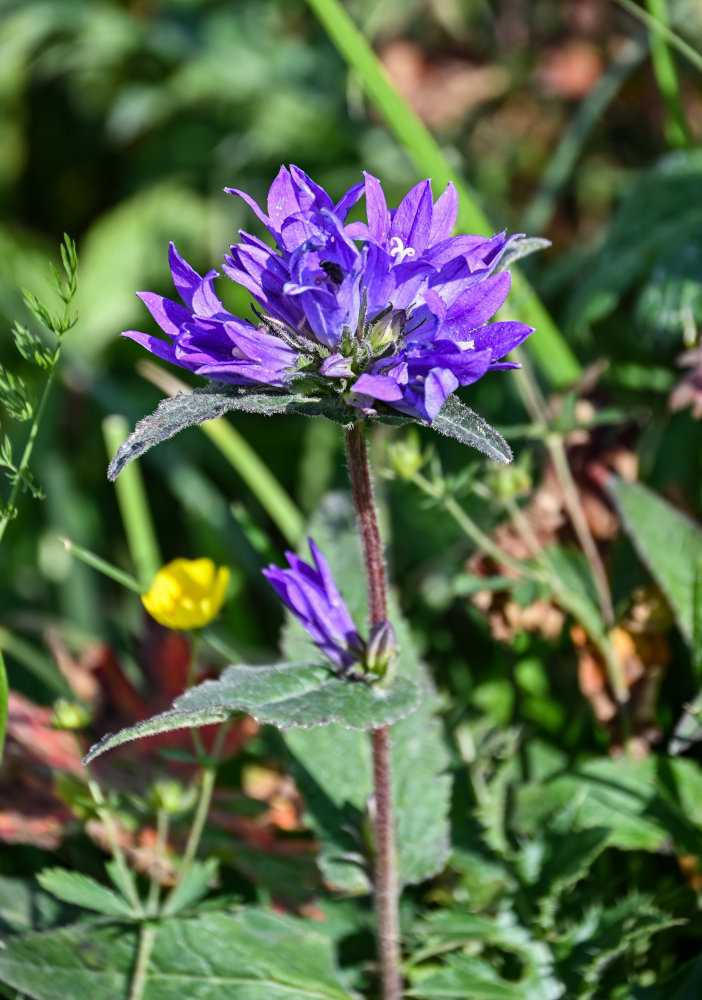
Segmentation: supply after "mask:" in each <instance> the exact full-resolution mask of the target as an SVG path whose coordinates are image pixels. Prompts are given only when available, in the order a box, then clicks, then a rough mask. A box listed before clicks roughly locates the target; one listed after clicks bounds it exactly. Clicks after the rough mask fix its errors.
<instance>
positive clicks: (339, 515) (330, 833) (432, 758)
mask: <svg viewBox="0 0 702 1000" xmlns="http://www.w3.org/2000/svg"><path fill="white" fill-rule="evenodd" d="M310 532H311V534H312V535H313V536H314V538H315V541H316V542H317V544H318V545H319V546H320V548H321V549H322V551H323V552H324V554H325V557H326V558H327V560H328V562H329V565H330V567H331V570H332V573H333V574H334V576H335V579H336V580H337V583H338V585H339V588H340V590H341V592H342V596H343V597H344V600H345V601H346V604H347V606H348V608H349V611H350V613H351V616H352V618H353V619H354V621H355V622H357V623H358V624H359V627H361V623H363V622H365V621H366V618H367V609H366V596H365V587H364V573H363V561H362V556H361V549H360V542H359V539H358V533H357V531H356V523H355V516H354V513H353V509H352V507H351V504H350V501H349V499H348V497H347V496H346V495H345V494H339V493H332V494H329V495H328V496H327V497H326V498H325V500H324V502H323V504H322V506H321V507H320V510H319V512H318V514H317V515H316V516H315V518H314V519H313V522H312V524H311V526H310ZM390 619H391V621H392V624H393V627H394V629H395V635H396V638H397V642H398V645H399V649H400V653H399V657H398V661H397V672H398V676H399V677H400V678H402V679H405V680H407V681H408V682H411V683H413V684H416V685H418V686H419V687H420V688H421V690H422V692H423V693H422V697H421V700H420V704H419V706H418V707H417V708H416V709H415V711H414V712H412V713H411V714H410V715H409V716H407V717H406V718H404V719H402V720H401V721H399V722H396V723H395V724H394V725H393V727H392V729H391V741H392V746H391V749H392V771H393V796H394V803H395V815H396V824H397V826H396V830H397V842H398V853H399V858H398V865H399V874H400V881H401V882H402V883H403V884H406V885H409V884H413V883H416V882H420V881H423V880H424V879H427V878H430V877H431V876H432V875H435V874H436V873H437V871H440V870H441V868H442V867H443V866H444V864H445V862H446V858H447V853H448V844H449V825H448V811H449V800H450V793H451V779H450V776H449V775H448V774H447V773H446V772H447V768H448V754H447V751H446V748H445V744H444V739H443V735H442V730H441V725H440V722H439V720H438V719H437V717H436V713H437V709H438V698H437V696H436V694H435V693H434V691H433V689H432V688H431V684H430V682H429V679H428V676H427V673H426V670H425V668H424V667H423V665H422V664H421V662H420V660H419V657H418V655H417V653H416V651H415V649H414V645H413V640H412V635H411V632H410V630H409V627H408V625H407V623H406V621H405V620H404V619H403V618H402V616H401V615H400V613H399V611H398V609H397V606H396V603H395V602H394V601H393V600H391V601H390ZM306 643H308V640H307V639H306V638H305V634H304V631H303V630H302V628H301V626H300V625H299V624H298V623H297V622H295V621H294V620H293V619H292V618H289V619H288V622H287V625H286V627H285V630H284V636H283V650H284V652H285V654H286V655H287V656H299V655H300V654H301V652H302V650H303V648H304V645H305V644H306ZM285 741H286V743H287V745H288V747H289V749H290V751H291V753H292V754H293V757H294V764H293V772H294V774H295V779H296V781H297V783H298V785H299V787H300V789H301V791H302V793H303V796H304V798H305V804H306V807H307V812H308V816H309V819H310V821H311V823H312V825H313V827H314V829H315V832H316V834H317V837H318V838H319V840H320V856H319V864H320V868H321V870H322V873H323V875H324V877H325V879H326V880H327V881H328V882H329V883H331V884H333V885H335V886H338V887H339V888H341V889H344V890H345V891H347V892H366V891H368V888H369V879H368V870H369V865H368V859H367V856H366V851H365V845H366V839H367V829H366V822H365V813H366V804H367V801H368V797H369V795H370V794H371V790H372V780H371V757H370V741H369V740H368V737H367V736H366V734H363V733H359V732H352V731H349V730H347V729H342V728H341V727H340V726H337V725H332V726H327V727H325V728H324V729H318V730H313V731H311V732H299V731H295V730H291V731H290V732H288V733H286V735H285Z"/></svg>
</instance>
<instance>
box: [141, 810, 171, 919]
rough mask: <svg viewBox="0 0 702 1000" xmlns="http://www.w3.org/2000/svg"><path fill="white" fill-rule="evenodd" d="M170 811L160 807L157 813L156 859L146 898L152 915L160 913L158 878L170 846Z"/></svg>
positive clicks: (159, 885)
mask: <svg viewBox="0 0 702 1000" xmlns="http://www.w3.org/2000/svg"><path fill="white" fill-rule="evenodd" d="M168 820H169V817H168V813H167V812H166V811H165V809H159V810H158V811H157V813H156V849H155V851H154V855H155V857H156V861H155V863H154V865H153V868H152V871H151V881H150V884H149V895H148V897H147V899H146V912H147V914H148V915H149V916H150V917H155V916H156V914H157V913H158V901H159V894H160V889H161V883H160V881H159V878H158V874H159V873H158V869H159V864H160V862H161V861H163V859H164V858H165V857H166V848H167V846H168Z"/></svg>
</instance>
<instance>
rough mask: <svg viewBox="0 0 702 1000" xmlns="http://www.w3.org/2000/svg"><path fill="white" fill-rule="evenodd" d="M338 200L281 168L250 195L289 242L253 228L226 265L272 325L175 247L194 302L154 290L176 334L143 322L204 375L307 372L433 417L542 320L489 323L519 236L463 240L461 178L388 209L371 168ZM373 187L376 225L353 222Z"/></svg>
mask: <svg viewBox="0 0 702 1000" xmlns="http://www.w3.org/2000/svg"><path fill="white" fill-rule="evenodd" d="M365 178H366V179H365V183H362V184H357V185H355V186H354V187H352V188H351V189H350V190H349V191H347V193H346V194H345V195H344V197H343V198H342V199H341V200H340V201H339V202H337V204H334V203H333V202H332V200H331V198H330V197H329V195H328V194H327V193H326V191H324V190H323V189H322V188H321V187H319V185H317V184H315V183H314V181H312V180H311V179H310V178H309V177H308V176H307V174H305V173H304V172H303V171H302V170H300V169H299V168H298V167H294V166H292V167H291V168H290V170H288V169H287V168H286V167H281V170H280V173H279V174H278V176H277V177H276V179H275V181H274V182H273V184H272V186H271V189H270V191H269V193H268V205H267V214H266V212H264V211H263V210H262V209H261V208H260V207H259V206H258V205H257V204H256V202H255V201H254V200H253V199H252V198H250V197H249V195H247V194H245V193H244V192H243V191H238V190H235V189H227V190H229V191H230V193H232V194H236V195H239V196H240V197H241V198H243V199H244V201H245V202H246V203H247V204H248V205H249V206H250V207H251V208H252V209H253V211H254V212H255V214H256V215H257V216H258V218H259V219H260V220H261V222H262V223H263V224H264V225H265V227H266V228H267V230H268V232H269V233H270V234H271V236H272V237H273V239H274V241H275V244H276V246H275V248H273V247H271V246H269V245H268V243H266V242H264V241H263V240H260V239H258V238H257V237H256V236H251V235H250V234H249V233H246V232H243V231H242V232H240V234H239V235H240V237H241V239H240V242H239V243H238V244H237V245H236V246H233V247H232V248H231V252H230V255H228V256H227V257H225V261H224V264H223V268H222V269H223V271H224V272H225V274H226V275H228V276H229V277H230V278H231V279H232V280H234V281H235V282H237V283H238V284H239V285H242V286H243V287H244V288H246V289H247V290H248V291H249V292H250V293H251V295H252V296H253V298H254V299H255V301H256V303H257V305H258V310H256V314H257V317H258V319H259V320H260V322H259V323H258V324H254V323H251V322H248V321H247V320H243V319H239V318H238V317H236V316H233V315H232V314H231V313H229V312H228V311H227V310H226V309H225V308H224V306H223V305H222V303H221V302H220V300H219V299H218V298H217V296H216V294H215V291H214V286H213V282H214V278H215V277H217V272H216V271H209V272H208V273H207V274H206V275H205V276H204V277H201V276H200V275H199V274H197V273H196V272H195V271H194V270H193V269H192V268H191V267H190V265H189V264H187V263H186V261H184V260H183V258H182V257H181V256H180V255H179V254H178V252H177V251H176V249H175V247H174V246H172V245H171V250H170V264H171V271H172V274H173V282H174V284H175V287H176V289H177V290H178V293H179V295H180V297H181V299H182V301H183V303H184V305H181V304H180V303H177V302H173V301H171V300H170V299H166V298H163V297H162V296H160V295H155V294H153V293H152V292H141V293H140V296H141V298H142V299H143V301H144V302H145V304H146V305H147V307H148V308H149V310H150V311H151V313H152V315H153V317H154V318H155V319H156V321H157V323H158V324H159V326H160V327H161V329H162V330H163V331H164V333H166V334H167V336H168V338H169V339H168V340H163V339H161V338H158V337H152V336H149V335H147V334H144V333H139V332H138V331H134V330H130V331H128V332H127V333H126V334H125V336H127V337H131V338H132V339H133V340H136V341H137V342H138V343H140V344H142V345H143V346H144V347H146V348H147V349H148V350H149V351H151V352H152V353H154V354H156V355H158V356H159V357H161V358H164V359H165V360H167V361H170V362H172V363H173V364H177V365H180V366H182V367H184V368H188V369H190V370H191V371H193V372H196V373H197V374H198V375H204V376H206V377H208V378H210V379H214V380H217V381H223V382H232V383H235V384H237V385H248V386H254V385H264V386H271V387H276V388H280V389H288V390H290V389H293V390H294V384H295V381H296V380H297V379H300V378H305V379H306V383H305V384H306V386H309V384H310V381H309V380H310V378H311V379H312V380H313V384H316V385H317V386H318V387H319V391H320V393H322V394H324V393H329V392H330V391H336V392H338V393H339V394H340V395H342V396H343V399H344V400H345V402H346V403H347V404H349V405H351V406H355V407H357V408H359V409H360V410H362V411H364V412H366V413H373V412H375V409H374V407H375V406H376V404H378V403H380V404H381V405H382V404H384V405H386V406H389V407H391V408H393V409H395V410H397V411H399V412H400V413H403V414H407V415H409V416H412V417H417V418H419V419H421V420H425V421H428V422H429V423H431V421H432V420H433V419H434V418H435V417H436V415H437V413H438V412H439V410H440V408H441V406H442V404H443V402H444V400H445V399H446V397H447V396H448V395H449V394H450V393H452V392H453V391H454V390H455V389H457V388H458V386H461V385H470V384H471V383H472V382H475V381H476V380H477V379H479V378H480V377H481V376H482V375H484V374H485V373H486V372H487V371H488V370H497V369H501V368H514V367H517V366H516V365H514V364H513V363H511V362H505V361H502V360H501V359H502V358H503V357H504V356H505V355H506V354H507V353H508V352H509V351H510V350H512V348H514V347H516V346H517V345H518V344H520V343H521V342H522V341H523V340H524V339H525V337H527V336H528V334H529V333H531V332H532V330H531V327H528V326H525V325H524V324H523V323H517V322H496V323H488V320H489V319H491V318H492V317H493V316H494V314H495V313H496V312H497V310H498V309H499V308H500V306H501V305H502V303H503V302H504V300H505V298H506V297H507V293H508V292H509V287H510V276H509V274H508V273H507V272H503V273H498V274H495V273H493V272H494V270H495V267H496V265H497V263H498V261H499V259H500V257H501V255H502V253H503V251H504V249H505V247H506V245H507V243H508V242H509V238H507V237H506V236H505V234H504V233H500V234H499V235H497V236H494V237H492V238H491V239H486V238H484V237H480V236H455V237H452V236H451V233H452V231H453V228H454V226H455V224H456V216H457V212H458V197H457V194H456V191H455V188H454V187H453V185H451V184H449V186H448V188H447V189H446V191H445V192H444V193H443V194H442V195H441V196H440V197H439V198H438V199H437V201H436V202H434V199H433V196H432V190H431V182H430V181H428V180H427V181H422V182H421V183H419V184H417V185H416V186H415V187H413V188H412V190H411V191H409V192H408V194H407V195H406V196H405V197H404V198H403V199H402V201H401V202H400V205H399V206H398V208H397V209H395V210H392V209H388V207H387V203H386V199H385V195H384V192H383V189H382V187H381V185H380V182H379V181H378V180H377V179H376V178H375V177H372V176H371V175H370V174H366V175H365ZM364 194H365V201H366V219H367V221H366V222H351V223H349V224H347V223H346V217H347V215H348V212H349V210H350V209H351V208H352V206H353V205H354V204H355V203H356V202H357V201H358V200H359V199H360V198H361V197H362V196H363V195H364Z"/></svg>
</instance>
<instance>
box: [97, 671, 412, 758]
mask: <svg viewBox="0 0 702 1000" xmlns="http://www.w3.org/2000/svg"><path fill="white" fill-rule="evenodd" d="M419 695H420V690H419V687H418V686H417V685H416V684H413V683H412V682H411V681H409V680H407V679H406V678H399V679H398V680H397V681H396V682H395V683H394V684H393V685H392V686H391V687H389V688H387V689H380V688H379V686H378V685H374V686H371V685H369V684H365V683H362V682H352V681H344V680H341V679H340V678H339V677H337V676H336V675H335V674H333V673H332V672H331V670H330V669H329V668H328V667H327V666H326V665H325V664H323V663H276V664H273V665H271V666H265V667H250V666H245V665H243V664H235V665H233V666H230V667H227V669H226V670H225V671H224V672H223V673H222V675H221V677H219V678H217V680H212V681H204V682H203V683H202V684H198V685H197V686H196V687H193V688H190V689H189V690H188V691H186V692H185V694H182V695H180V697H178V698H176V700H175V701H174V702H173V708H172V709H170V710H169V711H167V712H162V713H161V714H160V715H154V716H153V717H152V718H150V719H145V720H144V721H143V722H138V723H137V724H136V725H134V726H130V727H128V728H127V729H122V730H120V732H118V733H114V734H108V735H107V736H104V737H103V739H102V740H100V742H99V743H96V744H95V746H93V747H91V748H90V750H89V751H88V753H87V755H86V757H85V760H86V762H87V763H89V762H90V761H91V760H94V759H95V757H97V756H99V754H101V753H104V752H105V751H106V750H111V749H112V748H113V747H116V746H119V745H120V744H122V743H127V742H129V741H130V740H135V739H139V738H141V737H142V736H153V735H154V734H156V733H166V732H171V731H172V730H174V729H192V728H194V727H196V726H208V725H211V724H212V723H213V722H224V720H225V719H229V718H230V717H231V716H232V715H234V714H237V713H244V714H246V715H250V716H251V717H252V718H254V719H255V720H256V721H257V722H260V723H267V724H269V725H272V726H277V727H278V728H279V729H287V728H288V727H290V726H302V727H303V728H305V729H307V728H311V727H313V726H324V725H327V724H329V723H332V722H336V723H339V724H340V725H342V726H346V727H349V728H352V729H372V728H373V727H375V726H381V725H385V724H387V723H389V722H394V721H395V720H396V719H399V718H401V717H402V716H403V715H407V714H408V713H409V712H411V711H412V710H413V708H414V707H415V705H416V704H417V701H418V699H419Z"/></svg>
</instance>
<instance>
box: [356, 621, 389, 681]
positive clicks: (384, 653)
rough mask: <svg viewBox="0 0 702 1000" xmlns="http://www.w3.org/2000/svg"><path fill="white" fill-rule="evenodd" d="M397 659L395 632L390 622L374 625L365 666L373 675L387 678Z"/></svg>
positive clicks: (369, 639) (367, 648) (367, 647)
mask: <svg viewBox="0 0 702 1000" xmlns="http://www.w3.org/2000/svg"><path fill="white" fill-rule="evenodd" d="M396 657H397V641H396V639H395V630H394V629H393V627H392V625H391V624H390V622H388V621H384V622H380V624H378V625H374V626H373V627H372V628H371V630H370V635H369V637H368V643H367V645H366V651H365V657H364V666H365V668H366V670H367V671H368V672H369V673H371V674H376V676H378V677H385V676H386V674H387V673H388V670H389V669H390V667H391V666H392V665H393V663H394V661H395V658H396Z"/></svg>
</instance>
